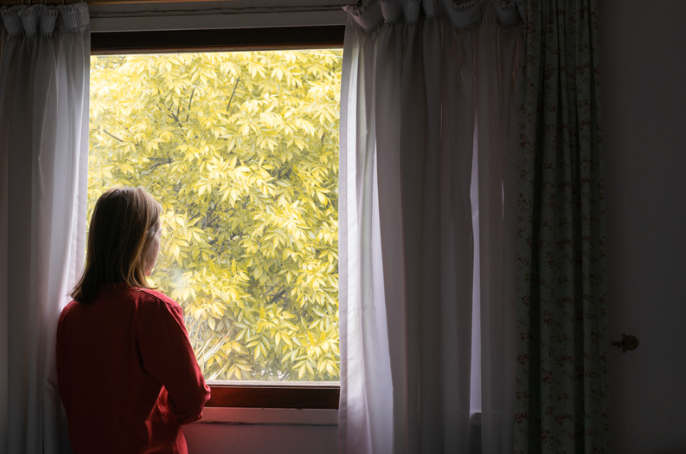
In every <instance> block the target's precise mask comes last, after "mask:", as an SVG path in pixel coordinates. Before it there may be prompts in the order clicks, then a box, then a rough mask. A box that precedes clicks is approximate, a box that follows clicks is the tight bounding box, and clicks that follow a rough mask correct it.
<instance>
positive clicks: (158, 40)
mask: <svg viewBox="0 0 686 454" xmlns="http://www.w3.org/2000/svg"><path fill="white" fill-rule="evenodd" d="M344 35H345V26H343V25H329V26H318V27H297V28H294V27H283V28H246V29H223V30H176V31H155V32H112V33H93V34H92V35H91V53H92V54H94V55H106V54H123V53H162V52H188V51H237V50H266V49H274V50H277V49H281V50H285V49H323V48H332V47H343V36H344Z"/></svg>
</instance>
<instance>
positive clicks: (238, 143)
mask: <svg viewBox="0 0 686 454" xmlns="http://www.w3.org/2000/svg"><path fill="white" fill-rule="evenodd" d="M340 62H341V52H340V51H321V50H320V51H303V52H236V53H206V54H178V55H172V54H168V55H135V56H126V57H123V56H108V57H92V59H91V125H90V126H91V129H90V161H89V168H90V173H89V185H88V195H89V207H90V208H91V209H92V207H93V205H94V203H95V200H97V198H98V196H99V195H100V194H101V193H102V192H103V191H104V190H105V189H106V188H109V187H111V186H114V185H132V186H139V185H140V186H144V187H145V188H146V189H147V190H148V191H150V192H151V193H152V194H153V196H155V198H156V199H157V200H158V201H159V202H160V203H161V204H162V207H163V216H162V225H163V236H162V244H161V252H160V258H159V260H158V265H157V267H156V270H155V272H154V274H153V278H154V280H155V284H156V285H157V286H158V288H159V289H160V290H161V291H163V292H165V293H167V294H169V295H170V296H171V297H172V298H174V299H175V300H177V301H178V302H179V303H180V304H181V305H182V306H184V309H185V316H186V322H187V326H188V329H189V333H190V336H191V340H192V342H193V344H194V348H195V350H196V355H197V358H198V362H199V363H200V365H201V367H202V368H203V371H204V373H205V376H206V377H207V378H210V379H247V380H337V379H338V378H339V373H340V372H339V366H338V364H339V350H338V315H337V314H338V301H337V294H338V282H337V281H338V244H337V235H338V232H337V230H338V223H337V213H338V200H337V178H338V96H339V91H340Z"/></svg>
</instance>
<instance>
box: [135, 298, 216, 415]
mask: <svg viewBox="0 0 686 454" xmlns="http://www.w3.org/2000/svg"><path fill="white" fill-rule="evenodd" d="M144 292H145V293H148V294H149V295H151V296H153V297H154V298H155V299H156V301H155V302H152V301H151V302H150V303H151V304H145V305H143V306H145V307H141V308H140V310H142V311H143V312H144V313H145V315H144V316H143V317H141V318H140V319H141V321H142V324H141V325H139V327H138V330H139V333H138V335H139V345H140V353H141V358H142V361H143V367H144V368H145V370H146V371H148V372H149V373H150V374H152V375H153V376H155V377H157V378H158V379H159V380H160V381H161V382H162V384H163V385H164V387H165V388H166V389H167V392H168V398H169V399H168V400H169V408H170V410H171V412H172V413H173V414H174V415H175V416H176V417H177V418H178V420H179V422H180V423H181V424H188V423H191V422H194V421H197V420H198V419H200V418H201V417H202V410H203V408H204V407H205V402H207V401H208V400H209V398H210V389H209V387H208V386H207V385H206V384H205V379H204V378H203V376H202V372H201V371H200V367H198V363H197V361H196V359H195V353H194V352H193V348H192V347H191V343H190V341H189V339H188V332H187V331H186V326H185V324H184V322H183V310H182V309H181V307H180V306H179V305H178V304H177V303H175V302H174V301H173V300H171V299H169V298H166V297H164V299H162V298H160V297H158V296H157V295H155V294H153V292H152V291H148V290H144ZM154 293H157V292H154ZM160 296H163V295H161V294H160Z"/></svg>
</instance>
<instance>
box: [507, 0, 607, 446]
mask: <svg viewBox="0 0 686 454" xmlns="http://www.w3.org/2000/svg"><path fill="white" fill-rule="evenodd" d="M527 10H528V11H527V14H528V20H527V27H526V33H525V34H524V36H525V41H524V46H523V52H524V59H523V61H524V62H525V66H524V69H523V75H524V83H523V85H522V93H523V103H522V120H523V121H522V123H521V126H520V145H521V148H520V152H521V163H520V177H519V203H518V231H519V236H518V243H517V251H518V259H519V260H518V266H519V271H518V279H517V287H518V288H517V293H518V304H519V315H518V325H517V330H518V336H517V338H518V346H517V349H518V356H517V361H518V367H517V405H516V408H517V413H516V426H515V427H516V428H515V446H516V449H515V452H516V453H522V454H529V453H541V454H553V453H555V454H563V453H569V454H571V453H587V454H590V453H595V454H600V453H607V452H608V436H607V430H608V422H607V393H606V390H607V365H606V353H607V351H606V350H607V338H606V336H607V334H606V331H607V329H606V326H607V325H606V319H605V317H606V314H605V313H606V303H605V285H604V255H605V245H604V233H603V181H602V148H601V137H600V135H601V134H600V133H601V122H600V75H599V62H598V2H597V1H596V0H577V1H569V0H529V2H528V6H527Z"/></svg>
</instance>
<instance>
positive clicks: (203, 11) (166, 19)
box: [89, 0, 347, 33]
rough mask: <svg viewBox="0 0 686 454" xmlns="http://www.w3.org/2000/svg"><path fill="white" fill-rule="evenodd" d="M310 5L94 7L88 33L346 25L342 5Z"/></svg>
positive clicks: (338, 2)
mask: <svg viewBox="0 0 686 454" xmlns="http://www.w3.org/2000/svg"><path fill="white" fill-rule="evenodd" d="M310 3H311V4H309V5H293V4H292V3H291V4H284V3H283V2H282V3H278V2H276V1H263V2H261V3H260V4H259V6H257V4H256V6H251V7H245V6H242V5H243V4H242V3H240V2H201V3H189V2H170V3H145V4H109V5H108V4H96V5H91V6H90V7H89V10H90V16H91V31H93V32H96V33H97V32H119V31H162V30H189V29H218V28H219V29H221V28H267V27H303V26H312V25H343V24H345V21H346V18H347V13H346V12H345V11H343V6H344V5H345V4H346V3H345V1H341V0H336V3H335V4H333V3H332V2H331V1H327V0H317V1H316V2H310Z"/></svg>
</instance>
